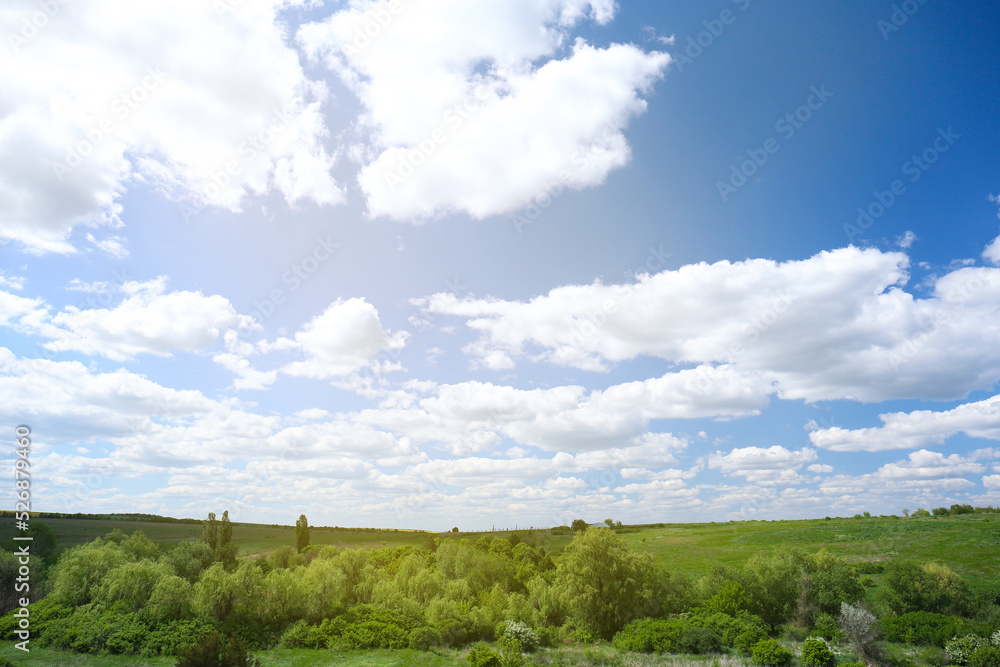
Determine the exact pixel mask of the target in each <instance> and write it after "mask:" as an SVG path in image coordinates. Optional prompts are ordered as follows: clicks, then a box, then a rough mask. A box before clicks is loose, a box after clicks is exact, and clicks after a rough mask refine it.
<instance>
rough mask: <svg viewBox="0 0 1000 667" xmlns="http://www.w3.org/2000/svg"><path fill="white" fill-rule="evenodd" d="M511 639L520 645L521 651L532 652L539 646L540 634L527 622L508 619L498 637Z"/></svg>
mask: <svg viewBox="0 0 1000 667" xmlns="http://www.w3.org/2000/svg"><path fill="white" fill-rule="evenodd" d="M505 638H507V639H510V640H512V641H513V642H514V643H515V644H516V645H517V647H518V650H519V651H524V652H527V653H531V652H532V651H534V650H535V649H537V648H538V644H539V639H538V634H537V633H536V632H535V631H534V630H532V629H531V628H530V627H528V624H527V623H523V622H521V621H507V622H506V623H504V629H503V631H502V632H501V633H499V637H498V639H505Z"/></svg>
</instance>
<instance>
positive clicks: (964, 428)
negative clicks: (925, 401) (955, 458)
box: [809, 395, 1000, 452]
mask: <svg viewBox="0 0 1000 667" xmlns="http://www.w3.org/2000/svg"><path fill="white" fill-rule="evenodd" d="M879 419H880V420H881V421H882V426H879V427H868V428H861V429H844V428H841V427H839V426H834V427H831V428H824V429H817V430H814V431H813V432H812V433H810V434H809V441H810V442H811V443H812V444H813V445H814V446H816V447H820V448H822V449H830V450H834V451H840V452H862V451H866V452H876V451H882V450H887V449H918V448H923V447H932V446H935V445H941V444H944V442H945V441H946V440H947V439H948V438H950V437H951V436H953V435H955V434H957V433H965V434H967V435H969V436H971V437H973V438H984V439H987V440H1000V395H998V396H992V397H990V398H987V399H984V400H982V401H975V402H972V403H964V404H962V405H959V406H958V407H956V408H952V409H951V410H942V411H934V410H915V411H913V412H894V413H889V414H883V415H879Z"/></svg>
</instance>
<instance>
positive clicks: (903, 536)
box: [465, 514, 1000, 587]
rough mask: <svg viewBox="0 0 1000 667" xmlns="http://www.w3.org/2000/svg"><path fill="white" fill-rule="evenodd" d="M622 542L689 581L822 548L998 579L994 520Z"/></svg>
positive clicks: (550, 546) (736, 530)
mask: <svg viewBox="0 0 1000 667" xmlns="http://www.w3.org/2000/svg"><path fill="white" fill-rule="evenodd" d="M505 534H507V533H468V534H466V535H465V537H468V538H470V539H472V540H476V539H478V538H479V537H480V536H481V535H505ZM518 534H519V535H521V536H522V538H524V539H526V540H528V541H530V542H532V543H533V544H535V545H536V546H540V547H544V548H545V549H546V551H549V552H550V553H559V552H561V551H562V549H563V548H564V547H565V546H566V545H567V544H569V542H570V541H571V540H572V536H571V535H561V534H553V533H552V531H547V530H535V531H518ZM622 537H623V538H625V541H626V542H627V543H628V544H629V546H630V547H632V548H633V549H636V550H637V551H645V552H648V553H651V554H653V557H654V559H655V560H656V562H658V563H660V564H662V565H665V566H667V567H669V568H671V569H674V570H680V571H684V572H688V573H690V574H693V575H700V574H703V573H704V572H705V566H706V564H707V563H709V562H713V561H716V562H720V563H723V564H726V565H740V564H742V563H743V562H745V561H746V560H747V558H749V557H750V556H753V555H755V554H758V553H762V552H770V551H772V550H774V549H775V548H777V547H782V546H791V547H798V548H801V549H803V550H804V551H806V552H809V553H812V552H815V551H819V550H820V549H827V550H828V551H830V553H832V554H834V555H837V556H841V557H844V558H846V559H848V560H850V561H854V562H858V561H879V560H885V559H888V558H901V559H905V560H914V561H917V562H925V561H938V562H940V563H943V564H945V565H947V566H948V567H950V568H951V569H953V570H954V571H956V572H958V573H959V574H960V575H962V576H963V577H964V578H966V580H967V581H968V583H969V584H970V585H972V586H973V587H975V586H976V585H977V583H978V582H979V581H980V580H981V579H983V578H984V577H988V576H995V575H996V573H997V572H1000V514H965V515H960V516H947V517H937V518H935V517H921V518H913V517H910V518H899V519H894V518H891V517H886V518H882V517H872V518H868V519H848V518H835V519H807V520H800V521H734V522H728V523H685V524H681V523H678V524H654V525H649V526H642V527H639V528H629V529H627V530H626V531H623V532H622Z"/></svg>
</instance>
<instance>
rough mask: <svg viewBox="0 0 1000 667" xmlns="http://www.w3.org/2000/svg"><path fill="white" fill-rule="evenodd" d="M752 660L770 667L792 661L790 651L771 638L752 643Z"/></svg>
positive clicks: (779, 666) (781, 665)
mask: <svg viewBox="0 0 1000 667" xmlns="http://www.w3.org/2000/svg"><path fill="white" fill-rule="evenodd" d="M751 654H752V656H753V659H754V662H758V663H760V664H762V665H769V666H770V667H783V666H784V665H787V664H789V663H790V662H791V661H792V657H793V656H792V652H791V651H789V650H788V649H786V648H785V647H784V646H782V645H781V644H779V643H778V642H777V641H775V640H773V639H765V640H763V641H759V642H757V643H756V644H754V645H753V651H752V653H751Z"/></svg>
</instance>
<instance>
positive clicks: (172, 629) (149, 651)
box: [139, 620, 214, 657]
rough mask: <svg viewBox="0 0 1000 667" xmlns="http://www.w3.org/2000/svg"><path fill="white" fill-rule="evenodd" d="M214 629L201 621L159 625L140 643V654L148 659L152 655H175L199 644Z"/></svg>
mask: <svg viewBox="0 0 1000 667" xmlns="http://www.w3.org/2000/svg"><path fill="white" fill-rule="evenodd" d="M213 631H214V628H213V627H212V626H211V625H208V624H206V623H204V622H202V621H196V620H184V621H173V622H171V623H168V624H166V625H161V626H159V627H157V628H155V629H153V630H151V631H150V633H149V634H148V635H147V636H146V638H145V640H144V641H143V642H142V648H141V649H140V651H139V652H140V654H142V655H143V656H146V657H149V656H154V655H177V654H178V653H180V652H181V651H182V650H183V649H186V648H188V647H190V646H193V645H194V644H197V643H198V642H200V641H201V640H202V639H203V638H204V637H205V635H208V634H211V633H212V632H213Z"/></svg>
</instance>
